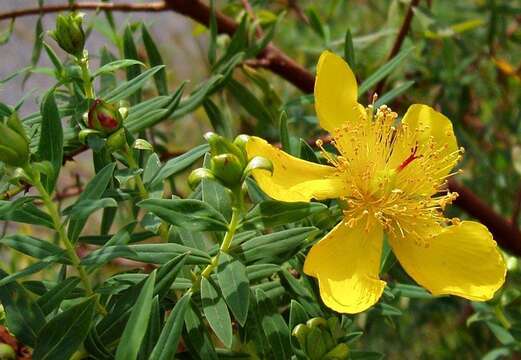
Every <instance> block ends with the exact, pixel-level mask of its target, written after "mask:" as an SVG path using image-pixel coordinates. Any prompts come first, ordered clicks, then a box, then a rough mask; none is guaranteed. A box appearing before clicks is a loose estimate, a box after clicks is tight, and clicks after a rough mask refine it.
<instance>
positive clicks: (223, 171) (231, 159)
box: [210, 154, 243, 186]
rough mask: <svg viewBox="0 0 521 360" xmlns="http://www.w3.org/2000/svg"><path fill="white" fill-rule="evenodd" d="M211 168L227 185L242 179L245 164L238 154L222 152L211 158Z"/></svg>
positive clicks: (234, 183)
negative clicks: (243, 164)
mask: <svg viewBox="0 0 521 360" xmlns="http://www.w3.org/2000/svg"><path fill="white" fill-rule="evenodd" d="M210 169H211V170H212V173H214V174H215V176H216V177H217V178H218V179H219V180H221V181H222V182H223V184H224V185H226V186H234V185H237V184H239V183H240V181H241V179H242V172H243V166H242V164H241V161H240V160H239V159H238V158H237V156H235V155H233V154H221V155H217V156H213V157H212V159H211V160H210Z"/></svg>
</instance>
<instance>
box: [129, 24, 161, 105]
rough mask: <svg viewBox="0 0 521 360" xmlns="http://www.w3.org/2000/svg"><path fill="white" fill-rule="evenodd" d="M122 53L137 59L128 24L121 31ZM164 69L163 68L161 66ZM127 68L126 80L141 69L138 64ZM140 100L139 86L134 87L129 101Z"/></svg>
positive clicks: (136, 74) (134, 76)
mask: <svg viewBox="0 0 521 360" xmlns="http://www.w3.org/2000/svg"><path fill="white" fill-rule="evenodd" d="M123 55H124V56H125V58H126V59H133V60H138V54H137V48H136V44H135V43H134V38H133V36H132V29H131V26H130V24H129V25H127V27H125V31H124V32H123ZM162 69H163V70H164V68H162ZM126 70H127V80H129V81H130V80H132V79H135V78H137V77H138V76H139V74H140V73H141V69H140V68H139V65H130V66H128V67H127V68H126ZM140 101H141V88H138V89H136V91H135V92H134V93H133V94H132V95H131V96H130V103H131V104H137V103H139V102H140Z"/></svg>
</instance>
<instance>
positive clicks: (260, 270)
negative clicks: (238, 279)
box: [246, 264, 280, 282]
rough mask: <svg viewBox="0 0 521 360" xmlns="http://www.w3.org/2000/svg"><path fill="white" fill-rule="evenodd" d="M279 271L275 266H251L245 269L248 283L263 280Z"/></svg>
mask: <svg viewBox="0 0 521 360" xmlns="http://www.w3.org/2000/svg"><path fill="white" fill-rule="evenodd" d="M278 271H280V266H279V265H275V264H253V265H248V266H247V267H246V273H247V274H248V280H250V282H252V281H256V280H261V279H264V278H266V277H268V276H271V275H273V274H275V273H276V272H278Z"/></svg>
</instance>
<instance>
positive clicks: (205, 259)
mask: <svg viewBox="0 0 521 360" xmlns="http://www.w3.org/2000/svg"><path fill="white" fill-rule="evenodd" d="M185 253H189V255H188V256H187V258H186V262H187V264H192V265H194V264H208V263H209V262H210V260H211V258H210V256H209V255H208V254H207V253H206V252H204V251H201V250H197V249H192V248H189V247H186V246H183V245H179V244H172V243H161V244H137V245H114V246H107V247H104V248H101V249H98V250H95V251H93V252H92V253H90V254H89V255H87V256H85V257H84V258H83V259H82V260H81V263H82V265H102V264H104V263H106V262H108V261H111V260H112V259H115V258H118V257H123V258H126V259H130V260H135V261H141V262H144V263H152V264H166V263H167V262H169V261H170V260H172V259H173V258H174V257H176V256H179V255H183V254H185Z"/></svg>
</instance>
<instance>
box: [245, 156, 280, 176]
mask: <svg viewBox="0 0 521 360" xmlns="http://www.w3.org/2000/svg"><path fill="white" fill-rule="evenodd" d="M253 170H267V171H269V172H271V173H273V163H272V162H271V161H270V160H269V159H266V158H265V157H262V156H255V157H254V158H252V159H251V160H250V161H249V162H248V165H246V168H245V169H244V173H243V177H246V176H248V175H249V174H250V173H251V172H252V171H253Z"/></svg>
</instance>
